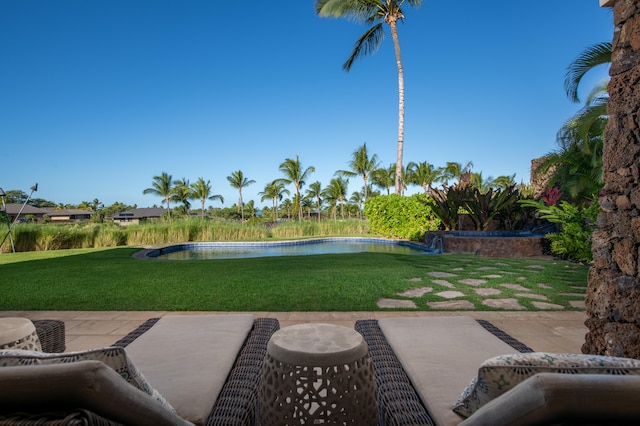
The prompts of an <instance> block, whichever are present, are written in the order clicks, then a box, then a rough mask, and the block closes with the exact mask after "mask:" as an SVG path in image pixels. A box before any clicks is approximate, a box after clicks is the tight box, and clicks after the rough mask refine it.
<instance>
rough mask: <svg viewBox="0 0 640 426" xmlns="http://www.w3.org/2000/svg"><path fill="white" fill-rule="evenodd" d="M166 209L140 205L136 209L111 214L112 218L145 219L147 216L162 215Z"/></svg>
mask: <svg viewBox="0 0 640 426" xmlns="http://www.w3.org/2000/svg"><path fill="white" fill-rule="evenodd" d="M165 213H166V210H165V209H163V208H160V207H142V208H138V209H131V210H126V211H123V212H120V213H116V214H113V215H111V218H112V219H145V218H149V217H162V215H164V214H165Z"/></svg>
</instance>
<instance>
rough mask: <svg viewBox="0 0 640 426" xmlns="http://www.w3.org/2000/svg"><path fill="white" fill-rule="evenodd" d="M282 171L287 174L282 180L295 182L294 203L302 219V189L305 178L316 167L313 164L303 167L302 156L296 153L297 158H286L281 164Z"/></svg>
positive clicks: (288, 182) (287, 182)
mask: <svg viewBox="0 0 640 426" xmlns="http://www.w3.org/2000/svg"><path fill="white" fill-rule="evenodd" d="M280 171H281V172H282V173H283V174H284V175H285V177H284V178H282V179H280V181H281V182H284V183H285V184H287V185H288V184H291V183H293V186H294V188H295V190H296V193H295V197H294V199H293V204H294V207H295V209H296V210H297V211H298V218H299V219H300V220H302V203H301V202H300V189H301V188H302V187H303V186H304V184H305V180H306V179H307V178H308V177H309V176H310V175H311V173H313V172H315V171H316V169H315V167H313V166H309V167H307V168H306V169H305V168H303V167H302V164H301V163H300V158H299V157H298V156H297V155H296V159H295V160H294V159H292V158H287V159H286V160H284V163H282V164H280Z"/></svg>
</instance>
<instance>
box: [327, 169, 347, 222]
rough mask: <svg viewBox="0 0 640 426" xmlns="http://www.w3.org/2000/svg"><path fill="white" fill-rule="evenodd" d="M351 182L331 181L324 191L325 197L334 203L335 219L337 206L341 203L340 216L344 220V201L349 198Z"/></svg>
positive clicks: (337, 179)
mask: <svg viewBox="0 0 640 426" xmlns="http://www.w3.org/2000/svg"><path fill="white" fill-rule="evenodd" d="M348 186H349V180H348V179H344V178H341V177H339V178H335V179H331V182H329V185H328V186H327V187H326V188H325V189H324V196H325V198H326V199H327V200H329V201H330V202H331V203H332V206H333V219H334V220H335V219H336V206H337V203H340V216H341V217H342V219H344V199H345V198H346V196H347V187H348Z"/></svg>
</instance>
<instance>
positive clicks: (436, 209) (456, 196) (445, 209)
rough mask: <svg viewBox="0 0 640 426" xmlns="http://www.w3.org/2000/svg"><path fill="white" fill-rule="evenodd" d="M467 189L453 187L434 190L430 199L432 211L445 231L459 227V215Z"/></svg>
mask: <svg viewBox="0 0 640 426" xmlns="http://www.w3.org/2000/svg"><path fill="white" fill-rule="evenodd" d="M465 194H466V189H465V188H461V187H458V186H452V187H451V188H445V189H433V190H432V197H431V198H430V199H429V204H430V207H431V211H432V212H433V214H434V215H435V217H437V218H438V220H439V221H440V223H441V224H442V226H443V227H444V230H445V231H453V230H455V229H457V227H458V215H459V213H460V211H461V210H462V209H463V204H464V198H465Z"/></svg>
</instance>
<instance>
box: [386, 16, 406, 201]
mask: <svg viewBox="0 0 640 426" xmlns="http://www.w3.org/2000/svg"><path fill="white" fill-rule="evenodd" d="M387 22H388V24H389V27H390V29H391V38H392V39H393V49H394V51H395V53H396V64H397V66H398V154H397V158H396V179H395V182H396V194H399V195H401V194H402V192H403V191H402V152H403V150H404V71H403V69H402V59H401V56H400V40H399V39H398V27H397V26H396V17H394V16H389V18H387Z"/></svg>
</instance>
